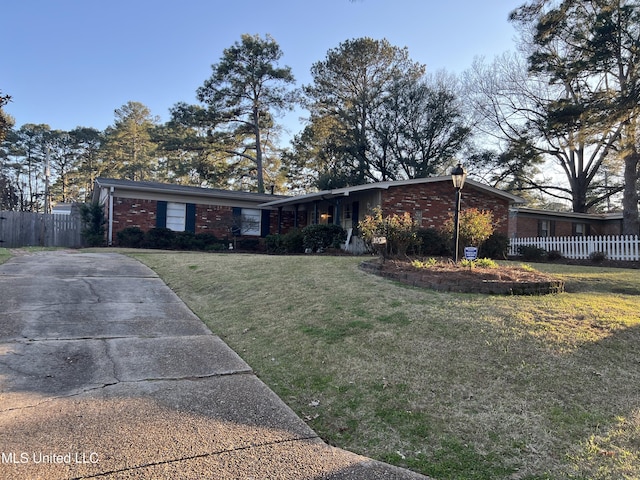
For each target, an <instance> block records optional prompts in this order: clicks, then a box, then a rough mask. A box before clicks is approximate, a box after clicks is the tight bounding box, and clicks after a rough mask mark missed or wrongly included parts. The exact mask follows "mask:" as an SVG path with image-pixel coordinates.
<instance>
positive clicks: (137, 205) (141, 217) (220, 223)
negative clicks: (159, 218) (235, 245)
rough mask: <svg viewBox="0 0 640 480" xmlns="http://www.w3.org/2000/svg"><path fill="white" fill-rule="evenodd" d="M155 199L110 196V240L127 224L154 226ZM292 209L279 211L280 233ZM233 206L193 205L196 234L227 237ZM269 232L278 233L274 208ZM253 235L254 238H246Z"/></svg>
mask: <svg viewBox="0 0 640 480" xmlns="http://www.w3.org/2000/svg"><path fill="white" fill-rule="evenodd" d="M157 205H158V204H157V201H156V200H140V199H131V198H120V197H115V198H114V199H113V241H114V243H117V239H118V237H117V234H118V232H119V231H121V230H123V229H125V228H127V227H139V228H141V229H142V230H144V231H147V230H149V229H151V228H155V226H156V213H157ZM294 216H295V213H294V212H288V211H283V212H282V228H281V233H287V232H288V231H289V230H291V229H292V228H293V226H294ZM305 222H306V217H305V215H304V212H301V213H299V214H298V228H302V227H304V226H305ZM232 225H233V208H232V207H227V206H221V205H202V204H196V233H201V232H211V233H213V234H214V235H215V236H216V237H217V238H219V239H223V238H229V237H231V226H232ZM269 232H270V233H272V234H275V233H278V211H277V210H273V211H271V212H270V221H269ZM247 238H256V237H247Z"/></svg>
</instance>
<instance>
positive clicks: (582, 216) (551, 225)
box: [509, 207, 622, 238]
mask: <svg viewBox="0 0 640 480" xmlns="http://www.w3.org/2000/svg"><path fill="white" fill-rule="evenodd" d="M621 233H622V212H617V213H574V212H557V211H552V210H539V209H534V208H526V207H513V208H512V209H511V211H510V212H509V237H510V238H529V237H582V236H590V235H593V236H600V235H620V234H621Z"/></svg>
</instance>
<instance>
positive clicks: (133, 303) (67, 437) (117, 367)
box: [0, 251, 425, 480]
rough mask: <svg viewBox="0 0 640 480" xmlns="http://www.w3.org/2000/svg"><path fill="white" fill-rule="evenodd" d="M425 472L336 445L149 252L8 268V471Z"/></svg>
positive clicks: (2, 321)
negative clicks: (168, 281) (205, 316)
mask: <svg viewBox="0 0 640 480" xmlns="http://www.w3.org/2000/svg"><path fill="white" fill-rule="evenodd" d="M96 477H97V478H149V479H164V478H166V479H205V478H210V479H321V478H322V479H325V478H327V479H398V480H400V479H419V478H422V479H424V478H425V477H422V476H419V475H417V474H414V473H411V472H409V471H406V470H402V469H399V468H395V467H392V466H389V465H386V464H383V463H380V462H375V461H372V460H370V459H367V458H364V457H361V456H358V455H355V454H353V453H350V452H346V451H344V450H340V449H336V448H333V447H329V446H328V445H326V444H325V443H323V442H322V441H321V440H320V439H319V438H318V436H317V435H316V434H315V432H313V430H311V429H310V428H309V427H308V426H307V425H306V424H305V423H304V422H303V421H302V420H300V419H299V418H298V417H297V416H296V415H295V414H294V413H293V411H291V410H290V409H289V408H288V407H287V406H286V405H285V404H284V403H283V402H282V401H281V400H280V399H279V398H278V397H277V396H276V395H275V394H274V393H273V392H272V391H271V390H270V389H269V388H267V387H266V385H264V384H263V383H262V382H261V381H260V380H259V379H258V378H257V377H256V376H255V375H254V374H253V372H252V370H251V368H250V367H249V366H248V365H247V364H246V363H245V362H244V361H243V360H242V359H241V358H240V357H239V356H238V355H237V354H236V353H235V352H233V351H232V350H231V349H230V348H229V347H228V346H227V345H226V344H225V343H224V342H222V341H221V340H220V339H219V338H218V337H217V336H215V335H213V334H212V333H211V331H210V330H209V329H208V328H207V327H206V326H205V325H204V324H203V323H202V322H201V321H200V320H199V319H198V318H197V317H196V316H195V315H194V314H193V313H192V312H191V311H190V310H189V309H188V308H187V307H186V306H185V305H184V303H182V301H181V300H180V299H179V298H178V297H177V296H176V295H175V294H174V293H173V292H172V291H171V290H170V289H169V288H168V287H167V286H166V285H165V284H164V283H163V282H162V281H161V280H160V279H159V278H158V277H157V275H156V274H155V273H154V272H153V271H151V270H150V269H149V268H147V267H146V266H144V265H142V264H141V263H139V262H137V261H135V260H133V259H130V258H127V257H125V256H122V255H118V254H112V253H69V252H62V251H54V252H42V253H36V254H29V255H20V256H16V257H13V258H12V259H10V260H9V261H8V262H6V263H5V264H3V265H0V478H2V479H5V480H6V479H31V478H42V479H61V478H96Z"/></svg>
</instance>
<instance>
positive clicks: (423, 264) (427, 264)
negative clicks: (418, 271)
mask: <svg viewBox="0 0 640 480" xmlns="http://www.w3.org/2000/svg"><path fill="white" fill-rule="evenodd" d="M437 264H438V261H437V260H436V259H435V258H428V259H427V260H425V261H421V260H413V261H412V262H411V265H412V266H414V267H415V268H431V267H434V266H436V265H437Z"/></svg>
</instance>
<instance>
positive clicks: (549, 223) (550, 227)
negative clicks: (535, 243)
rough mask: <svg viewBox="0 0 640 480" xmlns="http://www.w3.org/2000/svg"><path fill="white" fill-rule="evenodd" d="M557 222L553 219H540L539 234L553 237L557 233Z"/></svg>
mask: <svg viewBox="0 0 640 480" xmlns="http://www.w3.org/2000/svg"><path fill="white" fill-rule="evenodd" d="M555 226H556V225H555V222H554V221H553V220H539V221H538V236H539V237H553V236H554V235H555Z"/></svg>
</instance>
